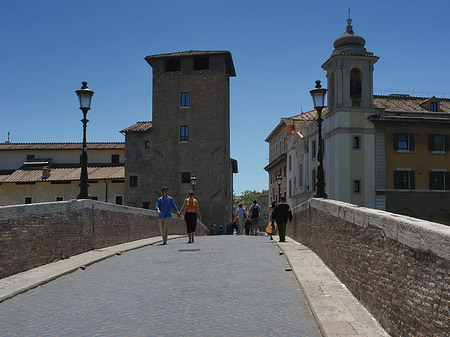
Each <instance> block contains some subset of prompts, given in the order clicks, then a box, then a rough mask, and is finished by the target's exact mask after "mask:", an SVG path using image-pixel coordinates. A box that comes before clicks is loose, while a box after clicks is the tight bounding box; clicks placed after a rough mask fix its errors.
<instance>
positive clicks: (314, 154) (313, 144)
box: [312, 140, 316, 158]
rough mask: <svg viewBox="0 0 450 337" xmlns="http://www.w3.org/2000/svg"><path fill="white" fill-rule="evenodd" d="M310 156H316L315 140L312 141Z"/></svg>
mask: <svg viewBox="0 0 450 337" xmlns="http://www.w3.org/2000/svg"><path fill="white" fill-rule="evenodd" d="M312 157H313V158H316V141H315V140H313V141H312Z"/></svg>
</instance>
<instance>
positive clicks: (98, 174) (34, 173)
mask: <svg viewBox="0 0 450 337" xmlns="http://www.w3.org/2000/svg"><path fill="white" fill-rule="evenodd" d="M80 173H81V168H80V167H66V168H51V169H50V175H49V177H48V178H47V179H43V178H42V169H36V168H33V169H24V168H21V169H18V170H16V171H14V172H13V173H12V174H11V175H9V176H6V178H4V176H2V175H0V182H3V183H19V182H40V181H74V180H80ZM88 177H89V180H100V179H124V178H125V168H124V166H113V167H111V166H109V167H98V166H93V167H88Z"/></svg>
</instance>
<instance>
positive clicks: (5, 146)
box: [0, 142, 125, 151]
mask: <svg viewBox="0 0 450 337" xmlns="http://www.w3.org/2000/svg"><path fill="white" fill-rule="evenodd" d="M82 148H83V143H0V151H21V150H63V151H64V150H80V151H81V150H82ZM87 149H88V150H124V149H125V143H124V142H116V143H87Z"/></svg>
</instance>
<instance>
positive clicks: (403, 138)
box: [394, 133, 414, 151]
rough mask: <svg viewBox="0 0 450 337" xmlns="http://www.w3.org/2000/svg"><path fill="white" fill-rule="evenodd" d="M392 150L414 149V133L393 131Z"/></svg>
mask: <svg viewBox="0 0 450 337" xmlns="http://www.w3.org/2000/svg"><path fill="white" fill-rule="evenodd" d="M394 150H397V151H412V150H414V135H413V134H412V133H395V134H394Z"/></svg>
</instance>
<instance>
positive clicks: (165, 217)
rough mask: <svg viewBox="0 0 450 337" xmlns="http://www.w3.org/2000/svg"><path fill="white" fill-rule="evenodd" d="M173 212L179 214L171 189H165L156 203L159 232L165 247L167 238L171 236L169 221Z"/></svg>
mask: <svg viewBox="0 0 450 337" xmlns="http://www.w3.org/2000/svg"><path fill="white" fill-rule="evenodd" d="M172 210H174V212H178V208H177V206H176V205H175V201H173V199H172V197H171V196H169V188H168V187H163V189H162V196H160V197H159V198H158V201H157V202H156V211H157V212H158V223H159V230H160V231H161V236H162V240H163V245H165V244H167V236H168V234H169V221H170V218H172Z"/></svg>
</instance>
